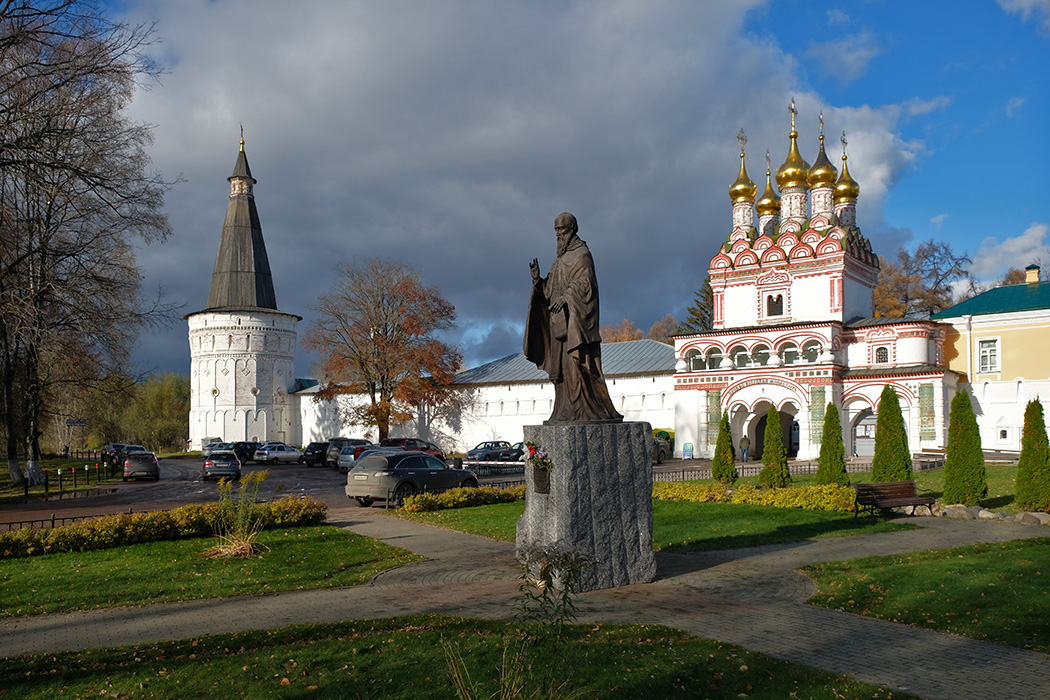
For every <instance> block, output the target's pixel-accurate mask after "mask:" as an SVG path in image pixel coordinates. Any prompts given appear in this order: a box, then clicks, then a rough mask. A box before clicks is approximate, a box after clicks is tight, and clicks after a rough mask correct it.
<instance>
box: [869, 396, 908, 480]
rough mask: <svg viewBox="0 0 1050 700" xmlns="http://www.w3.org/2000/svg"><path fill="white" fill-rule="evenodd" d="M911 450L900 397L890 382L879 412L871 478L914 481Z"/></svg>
mask: <svg viewBox="0 0 1050 700" xmlns="http://www.w3.org/2000/svg"><path fill="white" fill-rule="evenodd" d="M911 479H912V469H911V452H909V451H908V431H907V430H906V429H905V427H904V418H903V417H902V416H901V404H900V399H899V398H898V397H897V392H896V391H895V390H894V388H893V387H892V386H890V385H889V384H887V385H886V387H885V388H884V389H883V390H882V398H880V399H879V415H878V418H877V419H876V420H875V456H874V457H873V458H872V460H871V480H872V481H875V482H880V481H911Z"/></svg>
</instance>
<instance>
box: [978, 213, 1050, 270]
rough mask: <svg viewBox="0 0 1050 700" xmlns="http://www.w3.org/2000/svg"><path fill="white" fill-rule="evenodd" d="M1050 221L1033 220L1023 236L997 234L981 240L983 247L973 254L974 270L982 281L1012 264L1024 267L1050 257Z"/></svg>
mask: <svg viewBox="0 0 1050 700" xmlns="http://www.w3.org/2000/svg"><path fill="white" fill-rule="evenodd" d="M1048 233H1050V225H1048V224H1043V223H1033V224H1032V225H1031V226H1029V227H1028V228H1027V229H1025V231H1024V232H1023V233H1021V234H1020V235H1019V236H1015V237H1013V238H1007V239H1005V240H1003V241H1000V240H998V239H997V238H994V237H991V236H990V237H988V238H985V239H984V240H983V241H981V247H980V248H979V249H978V250H977V253H976V254H975V255H974V256H973V264H971V265H970V270H969V272H970V274H971V275H972V276H973V277H975V278H976V279H978V280H981V281H982V282H988V281H991V280H994V279H996V278H998V277H1001V276H1002V275H1004V274H1005V273H1006V271H1007V270H1009V269H1010V268H1020V269H1023V268H1025V267H1026V266H1028V265H1030V264H1032V263H1033V262H1035V261H1036V260H1050V246H1048V245H1047V240H1046V237H1047V234H1048Z"/></svg>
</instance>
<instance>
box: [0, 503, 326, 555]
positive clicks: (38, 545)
mask: <svg viewBox="0 0 1050 700" xmlns="http://www.w3.org/2000/svg"><path fill="white" fill-rule="evenodd" d="M218 509H219V504H217V503H208V504H200V503H194V504H191V505H186V506H181V507H179V508H176V509H174V510H170V511H153V512H149V513H135V514H128V513H119V514H116V515H105V516H102V517H99V518H92V519H90V520H85V521H83V522H79V523H73V524H72V525H65V526H62V527H56V528H54V529H53V530H32V529H30V528H21V529H19V530H13V531H10V532H0V559H13V558H18V557H29V556H37V555H40V554H57V553H60V552H88V551H92V550H97V549H109V548H113V547H124V546H127V545H132V544H140V543H143V542H159V541H162V540H177V539H192V538H195V537H206V536H208V535H211V534H213V532H214V530H213V528H214V524H215V522H216V517H217V513H218ZM255 509H256V510H257V512H258V513H259V514H260V515H261V517H262V518H263V521H264V523H265V525H266V527H295V526H303V525H320V524H321V523H323V522H324V517H325V514H326V512H327V507H326V506H325V504H324V503H322V502H321V501H318V500H316V499H314V498H311V497H309V496H307V497H306V498H305V499H304V500H300V499H299V498H298V497H296V496H286V497H284V498H280V499H277V500H274V501H271V502H270V503H263V504H257V505H255Z"/></svg>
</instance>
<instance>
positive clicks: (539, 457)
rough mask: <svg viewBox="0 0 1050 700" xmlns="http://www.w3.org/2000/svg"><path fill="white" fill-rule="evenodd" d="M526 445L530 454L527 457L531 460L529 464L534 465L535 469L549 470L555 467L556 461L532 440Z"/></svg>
mask: <svg viewBox="0 0 1050 700" xmlns="http://www.w3.org/2000/svg"><path fill="white" fill-rule="evenodd" d="M525 447H526V449H528V451H529V456H528V457H527V458H526V459H528V460H529V464H531V465H532V468H533V469H542V470H543V471H547V472H549V471H550V470H552V469H554V461H553V460H552V459H551V456H550V455H549V454H547V453H546V452H544V451H543V450H542V449H541V448H539V447H537V446H536V445H535V444H534V443H531V442H526V443H525Z"/></svg>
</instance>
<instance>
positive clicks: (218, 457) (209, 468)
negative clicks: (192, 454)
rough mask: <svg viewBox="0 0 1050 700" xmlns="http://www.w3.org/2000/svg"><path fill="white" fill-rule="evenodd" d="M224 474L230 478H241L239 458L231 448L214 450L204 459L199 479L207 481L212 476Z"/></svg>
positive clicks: (217, 477) (218, 476)
mask: <svg viewBox="0 0 1050 700" xmlns="http://www.w3.org/2000/svg"><path fill="white" fill-rule="evenodd" d="M224 476H228V477H230V478H232V479H240V478H241V458H240V457H239V456H237V453H236V452H234V451H233V450H216V451H215V452H212V453H211V454H210V455H208V458H207V459H205V460H204V471H203V472H201V479H203V480H204V481H207V480H208V479H211V478H213V477H214V478H216V479H219V478H222V477H224Z"/></svg>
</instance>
